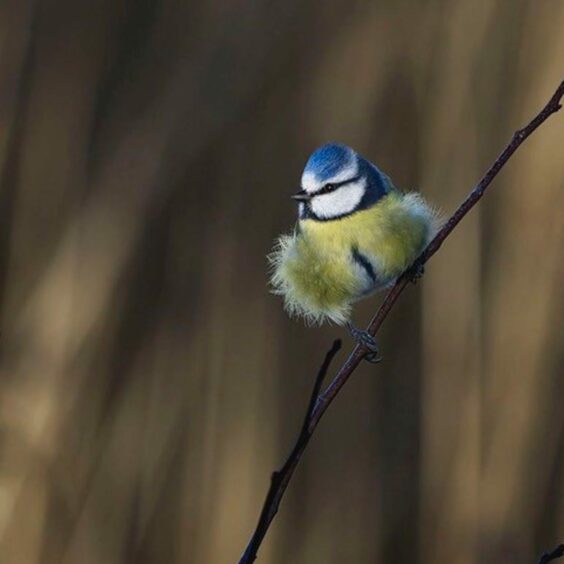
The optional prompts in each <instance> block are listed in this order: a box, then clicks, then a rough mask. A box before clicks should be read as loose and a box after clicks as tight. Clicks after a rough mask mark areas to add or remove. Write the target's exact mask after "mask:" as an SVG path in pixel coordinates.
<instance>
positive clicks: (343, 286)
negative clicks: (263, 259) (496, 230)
mask: <svg viewBox="0 0 564 564" xmlns="http://www.w3.org/2000/svg"><path fill="white" fill-rule="evenodd" d="M292 197H293V199H294V200H295V201H296V202H297V204H298V219H297V223H296V225H295V227H294V228H293V230H292V231H291V232H290V233H286V234H283V235H281V236H279V237H278V238H277V240H276V242H275V244H274V248H273V250H272V251H271V253H270V254H269V255H268V260H269V263H270V266H271V273H270V285H271V290H272V292H273V293H274V294H279V295H281V296H282V297H283V300H284V306H285V309H286V311H287V312H288V313H289V315H290V316H291V317H300V318H303V320H304V321H305V322H306V324H309V325H316V324H317V325H320V324H322V323H326V322H329V323H335V324H337V325H346V326H347V327H348V329H349V330H350V332H351V334H352V336H353V338H354V339H355V340H356V341H357V342H358V343H360V344H361V345H362V346H363V348H364V349H365V351H366V354H365V356H366V358H367V359H368V360H370V361H372V362H377V361H378V360H380V359H379V357H378V346H377V344H376V341H375V340H374V338H373V337H372V336H371V335H370V334H369V333H368V332H367V331H363V330H360V329H358V328H356V327H355V326H354V325H353V323H352V321H351V313H352V307H353V305H354V304H355V303H356V302H358V301H359V300H361V299H363V298H366V297H368V296H370V295H372V294H373V293H375V292H377V291H378V290H383V289H385V288H388V287H390V286H391V285H393V283H394V282H395V281H396V280H397V278H398V277H399V276H401V274H402V273H403V272H404V271H405V270H406V269H407V268H409V267H410V266H411V265H412V264H413V262H414V261H415V259H416V258H417V257H418V255H419V254H420V253H421V251H422V250H423V249H424V248H425V246H426V245H427V244H428V243H429V241H430V240H431V239H432V238H433V236H434V235H435V234H436V232H437V230H438V228H439V225H440V219H439V213H438V211H437V210H436V209H435V208H433V207H432V206H431V205H430V204H428V203H427V202H426V201H425V199H424V198H423V196H421V194H419V193H417V192H403V191H400V190H399V189H397V188H396V187H395V186H394V185H393V183H392V181H391V180H390V178H389V177H388V176H387V175H386V174H384V173H383V172H382V171H381V170H380V169H379V168H378V167H377V166H376V165H374V164H373V163H372V162H370V161H369V160H368V159H366V158H364V157H363V156H362V155H360V154H359V153H357V152H356V151H355V150H354V149H352V148H350V147H348V146H347V145H344V144H341V143H333V142H332V143H327V144H325V145H322V146H321V147H318V148H317V149H315V150H314V151H313V152H312V153H311V155H310V156H309V158H308V159H307V162H306V164H305V167H304V170H303V173H302V176H301V185H300V189H299V191H298V192H297V194H294V195H293V196H292Z"/></svg>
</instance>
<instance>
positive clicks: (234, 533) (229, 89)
mask: <svg viewBox="0 0 564 564" xmlns="http://www.w3.org/2000/svg"><path fill="white" fill-rule="evenodd" d="M563 30H564V2H562V1H560V0H541V1H539V0H483V1H480V2H471V1H469V0H432V1H431V0H430V1H427V2H423V1H415V0H409V1H408V0H403V1H397V0H387V1H378V2H376V1H373V2H351V1H350V0H324V1H323V2H321V1H317V2H312V1H303V0H299V1H298V0H284V1H283V2H269V1H267V0H253V1H246V2H243V1H235V0H201V1H187V0H137V1H134V0H84V1H81V2H77V1H76V0H36V1H33V0H4V2H2V3H0V174H1V177H0V188H1V194H0V291H1V294H0V297H1V302H0V303H1V312H0V313H1V318H0V320H1V327H0V330H1V333H0V355H1V356H0V562H1V563H2V564H35V563H38V564H39V563H41V564H55V563H64V564H75V563H76V564H98V563H100V564H102V563H103V564H113V563H159V564H160V563H163V564H168V563H171V564H175V563H188V562H190V563H197V564H200V563H203V564H207V563H211V564H216V563H218V564H221V563H229V562H235V561H236V560H237V558H238V556H239V554H240V553H241V551H242V549H243V547H244V545H245V543H246V541H247V539H248V536H249V535H250V533H251V530H252V528H253V527H254V524H255V522H256V519H257V517H258V512H259V509H260V506H261V503H262V499H263V496H264V494H265V492H266V489H267V486H268V480H269V474H270V472H271V470H272V469H273V468H274V467H275V466H276V465H278V464H279V463H281V462H282V460H283V458H284V456H285V455H286V454H287V452H288V450H289V448H290V445H291V443H292V440H293V439H294V437H295V435H296V433H297V431H298V427H299V424H300V418H301V416H302V414H303V411H304V408H305V404H306V402H307V394H308V392H309V389H310V386H311V383H312V379H313V376H314V374H315V372H316V370H317V366H318V364H319V362H320V360H321V359H322V357H323V355H324V353H325V351H326V349H327V347H328V346H329V344H330V342H331V340H332V339H333V338H335V337H337V336H343V337H345V338H346V339H347V341H346V342H347V344H349V343H350V341H349V339H348V337H347V336H346V335H344V331H343V330H341V329H338V328H335V327H333V328H332V327H326V328H322V329H308V328H305V327H303V326H302V325H301V324H300V323H298V322H295V321H291V320H289V319H288V318H287V317H286V315H285V314H284V313H283V311H282V307H281V302H280V300H279V299H278V298H277V297H274V296H271V295H270V294H269V293H268V291H267V286H266V284H267V267H266V261H265V255H266V254H267V253H268V252H269V250H270V247H271V244H272V241H273V239H274V238H275V236H276V235H277V234H278V233H280V232H281V231H285V230H288V229H289V228H290V227H291V225H292V223H293V221H294V215H295V211H296V210H295V206H294V205H293V204H292V202H291V201H290V199H289V195H290V194H291V193H293V192H294V191H295V190H296V188H297V184H298V182H299V175H300V172H301V168H302V166H303V164H304V161H305V159H306V157H307V154H308V153H309V152H310V151H311V150H312V149H313V148H314V147H315V146H317V145H319V144H321V143H323V142H326V141H328V140H339V141H343V142H346V143H348V144H350V145H352V146H354V147H355V148H357V149H358V150H359V151H361V152H362V153H364V154H365V155H366V156H368V157H369V158H371V159H372V160H374V161H375V162H376V163H378V165H379V166H380V167H381V168H382V169H383V170H384V171H386V172H387V173H388V174H390V176H391V177H392V178H393V179H394V180H395V182H396V184H398V185H399V186H402V187H405V188H414V187H415V188H417V189H419V190H421V191H422V192H423V193H424V194H425V195H426V196H428V197H429V198H430V199H431V200H432V201H433V202H435V203H436V204H438V205H439V206H440V207H441V208H442V209H443V210H444V211H445V213H448V212H450V211H452V210H453V209H454V207H455V206H456V205H457V203H458V202H459V201H460V200H461V199H462V198H463V196H464V195H465V194H466V192H467V191H468V190H469V188H470V187H471V186H472V184H473V183H474V182H475V181H476V180H477V179H478V178H479V176H480V175H481V173H482V172H483V171H484V170H485V169H486V167H487V166H488V165H489V164H490V162H491V161H492V160H493V158H494V157H495V156H496V155H497V154H498V152H499V151H500V149H501V148H502V146H503V145H504V143H505V142H506V140H508V139H509V137H510V135H511V134H512V132H513V131H514V130H515V129H516V128H517V127H519V126H521V125H524V123H526V121H528V119H529V118H530V117H531V116H532V115H533V114H534V113H535V112H536V111H537V110H538V109H539V108H540V107H541V106H542V105H543V104H544V103H545V101H546V100H547V99H548V97H549V96H550V94H551V93H552V91H553V90H554V89H555V87H556V85H557V84H558V82H559V81H560V80H561V79H562V77H563V74H564V73H563V71H564V33H563ZM563 189H564V114H559V115H557V116H555V117H553V118H551V120H550V121H549V122H548V123H547V124H545V125H544V126H543V127H542V128H541V129H540V130H539V131H538V132H537V133H536V134H535V135H534V137H533V138H532V139H531V140H530V141H528V142H527V143H526V144H525V145H524V146H523V147H522V149H521V150H520V151H519V152H518V153H517V155H516V156H515V157H514V158H513V160H512V161H510V163H509V165H508V166H507V167H506V169H505V170H504V171H503V173H502V174H501V175H500V177H499V179H498V180H496V181H495V184H494V186H492V191H491V193H490V194H489V195H488V196H487V197H486V198H485V200H484V201H483V202H482V203H481V204H480V205H479V207H478V208H476V209H475V210H474V211H473V212H472V214H471V216H469V217H468V218H467V219H466V220H465V221H464V223H463V224H462V225H461V226H460V228H459V229H458V230H457V231H456V232H455V233H454V234H453V236H452V237H451V238H450V239H449V240H448V241H447V244H445V246H444V247H443V249H442V250H441V251H440V252H439V254H438V255H437V256H436V257H435V258H434V259H433V260H432V261H431V263H430V264H429V265H428V266H427V272H426V275H425V277H424V280H423V281H422V282H421V283H420V284H419V285H418V286H417V287H414V288H410V289H409V290H408V291H407V292H406V293H405V294H404V295H403V296H402V298H401V300H400V303H399V304H398V306H397V307H396V308H395V310H394V311H393V313H392V315H391V316H390V318H389V319H388V321H387V322H386V324H385V326H384V328H383V331H382V334H381V337H380V344H381V347H382V349H383V354H384V357H385V361H384V362H383V363H382V364H380V365H378V366H376V367H375V366H371V365H368V364H366V365H364V366H362V367H361V368H360V369H359V370H358V371H357V372H356V373H355V376H354V378H353V379H352V380H351V382H350V383H349V385H347V387H346V388H345V390H344V392H343V393H342V395H341V396H340V397H339V399H338V400H337V402H336V404H335V405H334V406H333V407H332V409H331V410H330V411H329V413H328V414H327V417H326V419H325V420H324V421H323V423H322V425H321V426H320V428H319V430H318V433H317V435H316V436H315V438H314V440H313V442H312V443H311V446H310V448H309V451H308V452H307V455H306V457H305V459H304V460H303V464H302V465H301V466H300V468H299V469H298V471H297V473H296V475H295V477H294V480H293V482H292V484H291V486H290V489H289V492H288V496H287V498H286V499H285V500H284V502H283V505H282V508H281V512H280V513H279V515H278V517H277V519H276V521H275V523H274V525H273V528H272V530H271V532H270V533H269V535H268V537H267V540H266V542H265V544H264V546H263V547H262V549H261V551H260V554H259V562H260V563H264V564H267V563H270V564H281V563H297V564H306V563H307V564H318V563H319V564H325V563H329V564H331V563H343V562H355V563H386V564H389V563H394V564H403V563H418V564H427V563H429V564H430V563H433V564H434V563H438V564H443V563H447V562H448V563H457V564H471V563H485V562H491V563H495V564H500V563H506V562H507V563H526V564H529V563H532V562H533V561H534V559H535V555H537V554H538V553H539V552H540V551H542V549H547V548H551V547H552V546H553V545H555V544H556V543H557V542H558V541H562V540H563V538H562V537H563V536H564V410H563V408H562V398H563V397H564V378H563V361H564V338H563V330H562V326H563V325H562V315H563V313H564V308H563V300H564V295H563V292H562V286H563V284H562V279H563V275H564V263H563V260H562V249H563V248H564V222H563V221H562V210H563V209H564V190H563ZM378 301H379V298H376V299H373V300H371V301H370V302H364V303H362V305H361V306H359V307H357V309H356V318H355V321H356V322H357V323H358V324H361V323H364V322H366V321H367V320H368V319H369V317H370V316H371V314H372V313H373V312H374V311H375V308H376V307H377V304H378ZM343 356H344V355H341V357H340V358H343Z"/></svg>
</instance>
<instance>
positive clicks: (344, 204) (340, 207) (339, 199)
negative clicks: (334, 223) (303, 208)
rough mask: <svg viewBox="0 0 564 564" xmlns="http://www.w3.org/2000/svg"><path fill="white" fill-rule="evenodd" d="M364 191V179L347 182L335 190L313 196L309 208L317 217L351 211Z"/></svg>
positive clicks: (338, 214)
mask: <svg viewBox="0 0 564 564" xmlns="http://www.w3.org/2000/svg"><path fill="white" fill-rule="evenodd" d="M364 191H365V181H364V179H362V180H359V181H358V182H354V183H351V184H347V185H346V186H343V187H342V188H339V189H338V190H335V192H330V193H329V194H322V195H320V196H315V197H314V198H313V199H312V200H311V204H310V205H311V209H312V211H313V213H314V214H315V215H316V216H317V217H321V218H324V219H330V218H332V217H339V216H341V215H346V214H348V213H351V212H353V211H354V210H355V209H356V208H357V207H358V205H359V204H360V202H361V200H362V197H363V196H364Z"/></svg>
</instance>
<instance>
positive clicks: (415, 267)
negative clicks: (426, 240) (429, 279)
mask: <svg viewBox="0 0 564 564" xmlns="http://www.w3.org/2000/svg"><path fill="white" fill-rule="evenodd" d="M423 274H425V265H424V264H422V263H420V262H419V261H416V262H415V263H413V264H412V265H411V267H410V269H409V280H410V281H411V283H412V284H417V282H418V281H419V280H421V278H423Z"/></svg>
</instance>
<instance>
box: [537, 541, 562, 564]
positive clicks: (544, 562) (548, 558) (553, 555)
mask: <svg viewBox="0 0 564 564" xmlns="http://www.w3.org/2000/svg"><path fill="white" fill-rule="evenodd" d="M562 556H564V544H560V545H558V546H557V547H556V548H555V549H554V550H553V551H552V552H545V553H544V554H543V555H542V556H541V558H540V560H539V563H538V564H548V562H552V561H553V560H556V559H557V558H561V557H562Z"/></svg>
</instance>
